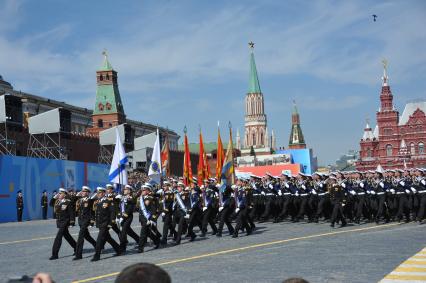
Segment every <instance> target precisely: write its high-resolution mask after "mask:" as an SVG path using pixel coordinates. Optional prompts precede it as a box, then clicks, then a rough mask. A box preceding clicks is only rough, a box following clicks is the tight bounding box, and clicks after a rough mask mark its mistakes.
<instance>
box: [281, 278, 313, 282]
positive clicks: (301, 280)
mask: <svg viewBox="0 0 426 283" xmlns="http://www.w3.org/2000/svg"><path fill="white" fill-rule="evenodd" d="M283 283H309V282H308V281H306V280H305V279H303V278H296V277H295V278H288V279H286V280H284V281H283Z"/></svg>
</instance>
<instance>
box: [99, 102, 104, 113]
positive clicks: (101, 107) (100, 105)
mask: <svg viewBox="0 0 426 283" xmlns="http://www.w3.org/2000/svg"><path fill="white" fill-rule="evenodd" d="M98 108H99V111H104V105H103V104H102V103H101V102H99V104H98Z"/></svg>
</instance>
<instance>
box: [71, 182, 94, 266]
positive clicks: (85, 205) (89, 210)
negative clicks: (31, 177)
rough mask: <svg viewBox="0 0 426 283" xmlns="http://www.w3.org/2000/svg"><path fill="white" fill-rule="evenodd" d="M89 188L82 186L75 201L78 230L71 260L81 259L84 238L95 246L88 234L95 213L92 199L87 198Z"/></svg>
mask: <svg viewBox="0 0 426 283" xmlns="http://www.w3.org/2000/svg"><path fill="white" fill-rule="evenodd" d="M89 194H90V188H89V187H87V186H83V188H82V190H81V192H80V193H78V194H77V197H80V198H79V199H78V200H77V202H76V212H77V215H78V225H79V226H80V232H79V233H78V239H77V247H76V252H75V257H74V258H73V260H79V259H82V258H83V257H82V255H83V244H84V240H85V239H86V240H87V241H88V242H89V243H90V244H92V246H93V247H94V248H96V241H95V239H93V238H92V236H90V233H89V226H90V225H91V226H93V225H94V223H95V213H94V211H93V199H91V198H89Z"/></svg>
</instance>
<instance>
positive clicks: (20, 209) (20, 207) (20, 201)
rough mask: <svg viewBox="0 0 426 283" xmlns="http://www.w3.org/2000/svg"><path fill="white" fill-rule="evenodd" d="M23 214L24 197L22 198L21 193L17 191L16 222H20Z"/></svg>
mask: <svg viewBox="0 0 426 283" xmlns="http://www.w3.org/2000/svg"><path fill="white" fill-rule="evenodd" d="M23 212H24V197H23V196H22V191H21V190H19V191H18V195H17V196H16V213H17V216H18V222H22V213H23Z"/></svg>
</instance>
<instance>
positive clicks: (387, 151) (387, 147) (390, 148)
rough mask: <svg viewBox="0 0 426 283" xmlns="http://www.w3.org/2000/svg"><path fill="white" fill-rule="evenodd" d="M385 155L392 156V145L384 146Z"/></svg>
mask: <svg viewBox="0 0 426 283" xmlns="http://www.w3.org/2000/svg"><path fill="white" fill-rule="evenodd" d="M386 156H392V145H390V144H388V145H387V146H386Z"/></svg>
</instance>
